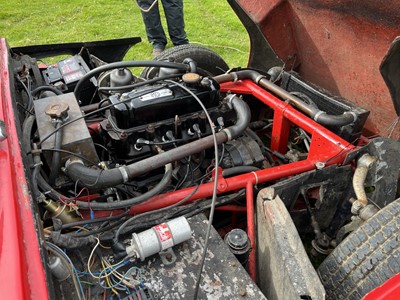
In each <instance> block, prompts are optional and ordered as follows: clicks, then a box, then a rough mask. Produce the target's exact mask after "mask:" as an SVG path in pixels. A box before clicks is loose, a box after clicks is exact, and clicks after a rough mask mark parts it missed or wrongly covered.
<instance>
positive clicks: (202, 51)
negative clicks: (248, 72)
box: [140, 44, 229, 79]
mask: <svg viewBox="0 0 400 300" xmlns="http://www.w3.org/2000/svg"><path fill="white" fill-rule="evenodd" d="M185 58H191V59H193V60H194V61H195V62H196V63H197V71H198V73H199V74H200V75H201V76H215V75H220V74H223V73H225V72H226V71H228V70H229V67H228V65H227V63H226V62H225V61H224V60H223V59H222V57H221V56H219V55H218V54H217V53H215V52H214V51H212V50H211V49H208V48H205V47H202V46H199V45H192V44H186V45H180V46H175V47H172V48H169V49H166V50H165V51H163V52H161V54H160V55H158V56H157V57H156V58H155V60H160V61H161V60H169V59H171V60H173V61H175V62H179V63H180V62H183V60H184V59H185ZM157 73H158V68H145V69H144V70H143V72H142V73H141V75H140V77H142V78H145V79H151V78H154V77H155V76H156V74H157Z"/></svg>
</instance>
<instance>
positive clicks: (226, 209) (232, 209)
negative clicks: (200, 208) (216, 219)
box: [215, 205, 247, 213]
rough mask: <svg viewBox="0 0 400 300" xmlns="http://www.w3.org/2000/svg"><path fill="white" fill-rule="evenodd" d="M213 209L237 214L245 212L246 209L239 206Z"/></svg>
mask: <svg viewBox="0 0 400 300" xmlns="http://www.w3.org/2000/svg"><path fill="white" fill-rule="evenodd" d="M215 209H216V210H222V211H231V212H239V213H245V212H247V208H246V207H245V206H239V205H224V206H219V207H216V208H215Z"/></svg>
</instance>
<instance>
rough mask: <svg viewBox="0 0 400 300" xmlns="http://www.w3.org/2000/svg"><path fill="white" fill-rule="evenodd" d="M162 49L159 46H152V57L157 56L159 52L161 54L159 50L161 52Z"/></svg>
mask: <svg viewBox="0 0 400 300" xmlns="http://www.w3.org/2000/svg"><path fill="white" fill-rule="evenodd" d="M163 51H164V50H163V49H160V48H153V56H154V57H157V56H159V55H160V54H161V52H163Z"/></svg>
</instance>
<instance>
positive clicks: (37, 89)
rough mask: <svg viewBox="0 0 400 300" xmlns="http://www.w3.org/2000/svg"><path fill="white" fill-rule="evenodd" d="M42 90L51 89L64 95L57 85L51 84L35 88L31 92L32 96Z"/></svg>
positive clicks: (57, 93)
mask: <svg viewBox="0 0 400 300" xmlns="http://www.w3.org/2000/svg"><path fill="white" fill-rule="evenodd" d="M42 91H50V92H53V93H55V94H56V95H62V92H61V91H60V90H59V89H57V88H55V87H52V86H49V85H42V86H39V87H37V88H36V89H34V90H33V91H32V92H31V94H32V96H35V95H36V94H38V93H40V92H42Z"/></svg>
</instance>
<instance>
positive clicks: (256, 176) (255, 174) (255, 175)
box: [251, 171, 258, 187]
mask: <svg viewBox="0 0 400 300" xmlns="http://www.w3.org/2000/svg"><path fill="white" fill-rule="evenodd" d="M251 173H252V174H253V175H254V177H255V178H256V184H255V186H256V187H257V184H258V175H257V173H256V172H254V171H252V172H251Z"/></svg>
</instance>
